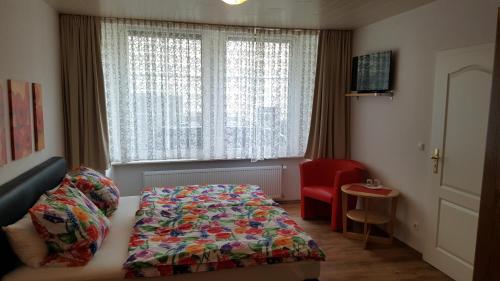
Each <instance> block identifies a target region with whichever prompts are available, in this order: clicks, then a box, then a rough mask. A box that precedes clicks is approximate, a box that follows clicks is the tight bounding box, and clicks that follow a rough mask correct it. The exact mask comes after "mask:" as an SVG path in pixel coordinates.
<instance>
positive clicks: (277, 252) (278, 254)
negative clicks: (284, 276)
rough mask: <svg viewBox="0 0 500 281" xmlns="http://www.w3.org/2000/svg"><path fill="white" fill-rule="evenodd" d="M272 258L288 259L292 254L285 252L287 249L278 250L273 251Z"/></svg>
mask: <svg viewBox="0 0 500 281" xmlns="http://www.w3.org/2000/svg"><path fill="white" fill-rule="evenodd" d="M272 256H273V257H284V258H286V257H288V256H290V253H289V251H288V250H285V249H276V250H273V251H272Z"/></svg>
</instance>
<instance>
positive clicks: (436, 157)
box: [431, 148, 440, 174]
mask: <svg viewBox="0 0 500 281" xmlns="http://www.w3.org/2000/svg"><path fill="white" fill-rule="evenodd" d="M439 158H440V156H439V149H438V148H435V149H434V151H433V152H432V155H431V160H432V172H433V173H434V174H437V173H438V170H439Z"/></svg>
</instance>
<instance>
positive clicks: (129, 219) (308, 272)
mask: <svg viewBox="0 0 500 281" xmlns="http://www.w3.org/2000/svg"><path fill="white" fill-rule="evenodd" d="M139 201H140V197H139V196H128V197H121V198H120V204H119V206H118V209H117V210H116V212H115V213H114V214H113V216H112V217H111V223H112V226H111V230H110V233H109V236H108V237H107V238H106V240H105V241H104V243H103V245H102V247H101V249H100V250H99V251H98V252H97V253H96V255H95V256H94V258H93V259H92V260H91V261H90V262H89V263H88V264H87V265H85V266H82V267H40V268H31V267H27V266H22V267H19V268H17V269H16V270H14V271H12V272H10V273H9V274H7V275H6V276H4V278H3V279H2V280H3V281H27V280H31V281H70V280H74V281H93V280H99V281H116V280H124V276H125V271H124V270H123V262H124V261H125V260H126V259H127V256H128V247H127V245H128V242H129V238H130V234H131V231H132V226H133V223H134V217H135V212H136V210H137V209H138V207H139ZM319 272H320V263H319V262H317V261H302V262H295V263H283V264H275V265H261V266H253V267H247V268H238V269H227V270H220V271H216V272H201V273H190V274H180V275H175V276H171V277H166V278H165V277H161V278H138V279H127V280H147V281H157V280H172V281H180V280H182V281H197V280H218V281H226V280H227V281H230V280H231V281H233V280H239V281H243V280H273V281H280V280H283V281H284V280H289V281H294V280H297V281H298V280H305V279H316V278H318V277H319Z"/></svg>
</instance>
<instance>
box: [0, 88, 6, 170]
mask: <svg viewBox="0 0 500 281" xmlns="http://www.w3.org/2000/svg"><path fill="white" fill-rule="evenodd" d="M5 101H6V100H5V96H4V92H3V88H2V83H1V82H0V166H3V165H5V164H7V132H6V130H5V122H6V121H5V120H6V119H7V115H6V112H5V111H6V110H5V108H6V106H5V104H6V102H5Z"/></svg>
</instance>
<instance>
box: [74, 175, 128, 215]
mask: <svg viewBox="0 0 500 281" xmlns="http://www.w3.org/2000/svg"><path fill="white" fill-rule="evenodd" d="M69 179H71V181H72V183H73V184H74V185H75V187H76V188H78V189H79V190H80V191H81V192H83V193H84V194H85V195H86V196H87V197H88V198H89V199H90V200H91V201H92V202H94V204H95V205H96V206H97V207H98V208H99V209H101V211H103V212H104V214H105V215H106V216H108V217H109V216H111V215H112V214H113V213H114V211H116V208H118V202H119V199H120V191H119V190H118V188H117V187H116V185H115V184H114V183H113V180H111V179H110V178H108V177H105V176H104V175H102V174H101V173H99V172H97V171H94V170H93V169H90V168H86V167H80V169H79V170H78V171H77V172H76V173H73V174H72V175H71V176H69Z"/></svg>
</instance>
